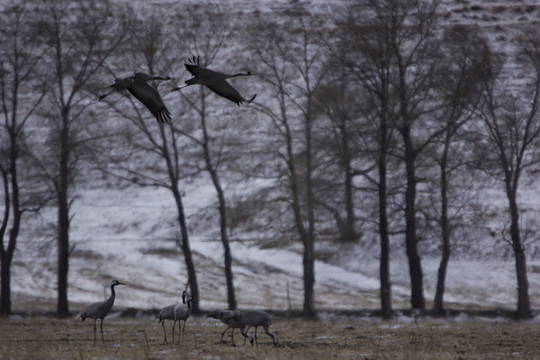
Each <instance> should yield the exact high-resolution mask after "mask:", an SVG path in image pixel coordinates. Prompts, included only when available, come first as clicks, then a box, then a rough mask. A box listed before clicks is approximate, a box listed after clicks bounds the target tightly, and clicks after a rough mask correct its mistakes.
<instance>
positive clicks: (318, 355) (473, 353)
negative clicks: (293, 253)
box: [0, 317, 540, 360]
mask: <svg viewBox="0 0 540 360" xmlns="http://www.w3.org/2000/svg"><path fill="white" fill-rule="evenodd" d="M171 325H172V324H171V323H170V322H169V323H167V324H166V329H167V331H168V334H167V336H168V340H169V342H167V343H164V341H163V331H162V328H161V326H160V325H159V324H158V323H157V322H156V321H153V320H151V319H148V318H147V319H124V318H107V319H106V320H105V324H104V340H101V336H100V334H99V325H98V338H97V341H95V342H94V340H93V325H92V321H91V320H90V321H89V320H87V321H86V322H84V323H81V322H77V321H76V320H75V319H74V318H71V319H55V318H49V317H27V318H18V319H5V318H4V319H0V359H104V358H107V359H289V360H292V359H310V360H317V359H329V358H345V359H419V360H421V359H539V358H540V325H538V324H533V323H519V322H512V321H507V320H503V321H501V322H450V321H446V320H422V321H420V322H414V321H412V320H411V321H380V320H373V321H366V320H362V321H357V320H351V321H306V320H300V319H292V320H291V319H285V318H275V319H274V325H273V326H272V327H271V331H273V332H274V333H275V334H276V335H277V336H278V338H279V341H280V342H279V345H278V346H273V345H272V341H271V338H270V337H268V336H267V335H266V334H264V332H263V331H262V329H259V332H258V335H259V346H251V345H249V343H248V342H244V339H243V338H242V337H241V336H240V334H239V333H238V332H235V336H234V341H235V346H232V345H231V343H230V337H227V335H226V336H225V338H226V341H227V342H224V343H221V342H220V341H219V337H220V335H221V332H222V331H223V330H224V329H225V327H224V326H223V325H222V324H221V323H218V322H215V321H213V320H206V319H204V318H195V319H190V320H188V323H187V326H186V333H185V335H184V337H183V339H182V341H181V342H180V343H179V344H176V343H174V344H173V343H171V339H170V337H171V334H170V332H171ZM175 341H176V340H175Z"/></svg>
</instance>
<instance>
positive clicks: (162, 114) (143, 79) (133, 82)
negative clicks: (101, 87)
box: [98, 72, 173, 123]
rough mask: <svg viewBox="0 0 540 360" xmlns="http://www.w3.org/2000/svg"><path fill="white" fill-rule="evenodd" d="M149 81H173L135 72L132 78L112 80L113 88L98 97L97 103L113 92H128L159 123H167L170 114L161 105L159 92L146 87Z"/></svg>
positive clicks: (163, 77) (166, 77) (161, 100)
mask: <svg viewBox="0 0 540 360" xmlns="http://www.w3.org/2000/svg"><path fill="white" fill-rule="evenodd" d="M150 80H173V78H171V77H169V76H158V75H150V74H147V73H144V72H136V73H135V74H133V75H132V76H128V77H125V78H116V79H114V84H112V85H111V87H112V88H113V89H112V90H111V91H109V92H108V93H105V94H103V95H101V96H99V98H98V101H101V100H103V99H105V97H107V96H109V95H110V94H112V93H113V92H116V91H122V90H128V91H129V92H130V93H131V95H133V96H134V97H135V98H136V99H137V100H139V101H140V102H141V103H142V104H143V105H144V106H146V108H147V109H148V110H150V112H151V113H152V115H154V117H155V118H156V120H157V121H158V122H160V123H166V122H169V120H170V119H171V113H170V112H169V110H168V109H167V107H166V106H165V104H164V103H163V99H162V98H161V96H160V95H159V92H158V91H157V90H156V89H155V88H153V87H152V86H150V85H148V83H147V82H148V81H150Z"/></svg>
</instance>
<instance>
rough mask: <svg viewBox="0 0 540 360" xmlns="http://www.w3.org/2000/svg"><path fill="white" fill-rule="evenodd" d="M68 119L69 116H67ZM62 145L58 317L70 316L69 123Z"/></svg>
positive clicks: (59, 200)
mask: <svg viewBox="0 0 540 360" xmlns="http://www.w3.org/2000/svg"><path fill="white" fill-rule="evenodd" d="M65 119H67V115H66V116H65ZM60 141H61V144H60V173H59V174H58V175H59V177H60V179H59V184H58V189H57V192H58V194H57V196H58V234H57V236H58V304H57V309H56V313H57V315H58V316H68V315H69V303H68V296H67V290H68V272H69V222H70V218H69V200H68V187H69V166H68V164H69V152H70V150H69V141H68V130H67V121H64V128H63V129H62V134H61V139H60Z"/></svg>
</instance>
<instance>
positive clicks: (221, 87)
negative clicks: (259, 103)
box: [172, 56, 257, 105]
mask: <svg viewBox="0 0 540 360" xmlns="http://www.w3.org/2000/svg"><path fill="white" fill-rule="evenodd" d="M184 65H185V66H186V69H187V71H189V72H190V73H191V75H193V77H192V78H191V79H188V80H186V81H185V84H186V85H184V86H181V87H177V88H174V89H173V90H172V91H178V90H180V89H183V88H185V87H188V86H190V85H196V84H199V85H205V86H207V87H208V88H209V89H210V90H212V91H213V92H215V93H216V94H218V95H219V96H222V97H224V98H226V99H229V100H231V101H232V102H234V103H235V104H236V105H240V104H244V103H248V104H249V103H250V102H252V101H253V100H254V99H255V97H256V96H257V94H255V95H253V96H252V97H251V99H249V100H248V99H245V98H244V97H243V96H242V95H240V93H239V92H238V91H237V90H236V89H235V88H233V87H232V86H231V85H230V84H229V83H228V82H227V79H230V78H234V77H238V76H250V75H252V74H251V73H250V72H249V71H247V72H245V73H237V74H226V73H223V72H220V71H214V70H210V69H208V68H206V67H203V66H201V61H200V58H199V57H198V56H194V57H192V58H190V59H188V61H187V62H185V63H184Z"/></svg>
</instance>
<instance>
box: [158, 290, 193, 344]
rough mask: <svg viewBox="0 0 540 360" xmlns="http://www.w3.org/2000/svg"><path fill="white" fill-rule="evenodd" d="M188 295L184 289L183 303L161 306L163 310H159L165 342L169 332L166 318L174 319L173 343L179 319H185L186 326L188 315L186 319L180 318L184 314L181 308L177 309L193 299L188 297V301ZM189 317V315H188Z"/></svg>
mask: <svg viewBox="0 0 540 360" xmlns="http://www.w3.org/2000/svg"><path fill="white" fill-rule="evenodd" d="M186 288H187V285H186ZM186 297H187V291H185V290H184V292H182V303H180V304H172V305H168V306H165V307H163V308H161V310H159V313H158V315H157V318H158V319H159V322H160V323H161V325H162V326H163V336H164V340H163V342H167V333H166V331H165V320H173V329H172V342H173V343H174V328H175V327H176V322H177V321H179V320H184V327H185V325H186V321H185V320H186V319H187V317H186V319H183V318H182V319H179V317H183V315H182V314H181V310H177V308H180V307H181V306H185V305H183V304H186V303H187V301H191V300H190V299H191V296H190V297H189V298H188V300H187V301H186ZM188 306H189V309H190V314H191V304H189V305H188ZM178 315H180V316H178ZM188 317H189V315H188ZM179 326H180V325H179ZM179 331H180V330H179Z"/></svg>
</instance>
